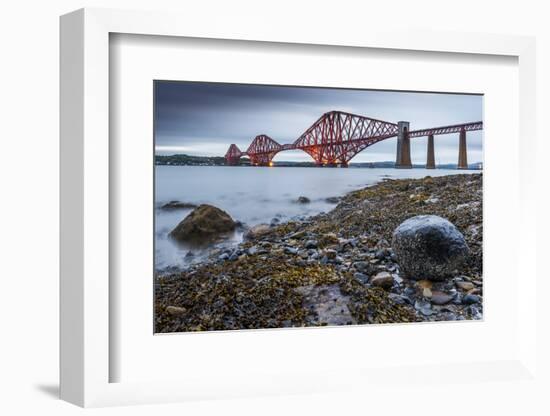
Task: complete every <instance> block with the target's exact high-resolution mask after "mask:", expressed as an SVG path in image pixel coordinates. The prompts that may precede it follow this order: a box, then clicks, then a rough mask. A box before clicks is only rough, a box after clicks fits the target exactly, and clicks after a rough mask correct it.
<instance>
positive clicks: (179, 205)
mask: <svg viewBox="0 0 550 416" xmlns="http://www.w3.org/2000/svg"><path fill="white" fill-rule="evenodd" d="M196 207H197V205H196V204H191V203H189V202H180V201H170V202H168V203H166V204H164V205H162V206H161V207H160V209H164V210H173V209H191V208H196Z"/></svg>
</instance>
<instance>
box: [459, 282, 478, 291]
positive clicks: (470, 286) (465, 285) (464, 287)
mask: <svg viewBox="0 0 550 416" xmlns="http://www.w3.org/2000/svg"><path fill="white" fill-rule="evenodd" d="M455 284H456V286H457V287H458V288H459V289H462V290H472V289H473V288H474V287H475V286H474V284H473V283H471V282H456V283H455Z"/></svg>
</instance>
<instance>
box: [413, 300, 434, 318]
mask: <svg viewBox="0 0 550 416" xmlns="http://www.w3.org/2000/svg"><path fill="white" fill-rule="evenodd" d="M414 308H415V309H416V310H417V311H419V312H420V313H421V314H422V315H425V316H430V315H432V314H433V313H434V311H433V310H432V305H431V304H430V302H424V301H420V300H417V301H416V302H415V303H414Z"/></svg>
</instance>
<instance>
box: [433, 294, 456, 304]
mask: <svg viewBox="0 0 550 416" xmlns="http://www.w3.org/2000/svg"><path fill="white" fill-rule="evenodd" d="M451 300H453V296H451V295H448V294H447V293H443V292H439V291H435V290H434V291H433V292H432V297H431V302H432V303H433V304H435V305H445V304H446V303H449V302H450V301H451Z"/></svg>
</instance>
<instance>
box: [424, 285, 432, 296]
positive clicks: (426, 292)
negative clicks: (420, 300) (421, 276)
mask: <svg viewBox="0 0 550 416" xmlns="http://www.w3.org/2000/svg"><path fill="white" fill-rule="evenodd" d="M422 296H424V297H425V298H431V297H432V289H430V288H429V287H425V288H424V289H423V290H422Z"/></svg>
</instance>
